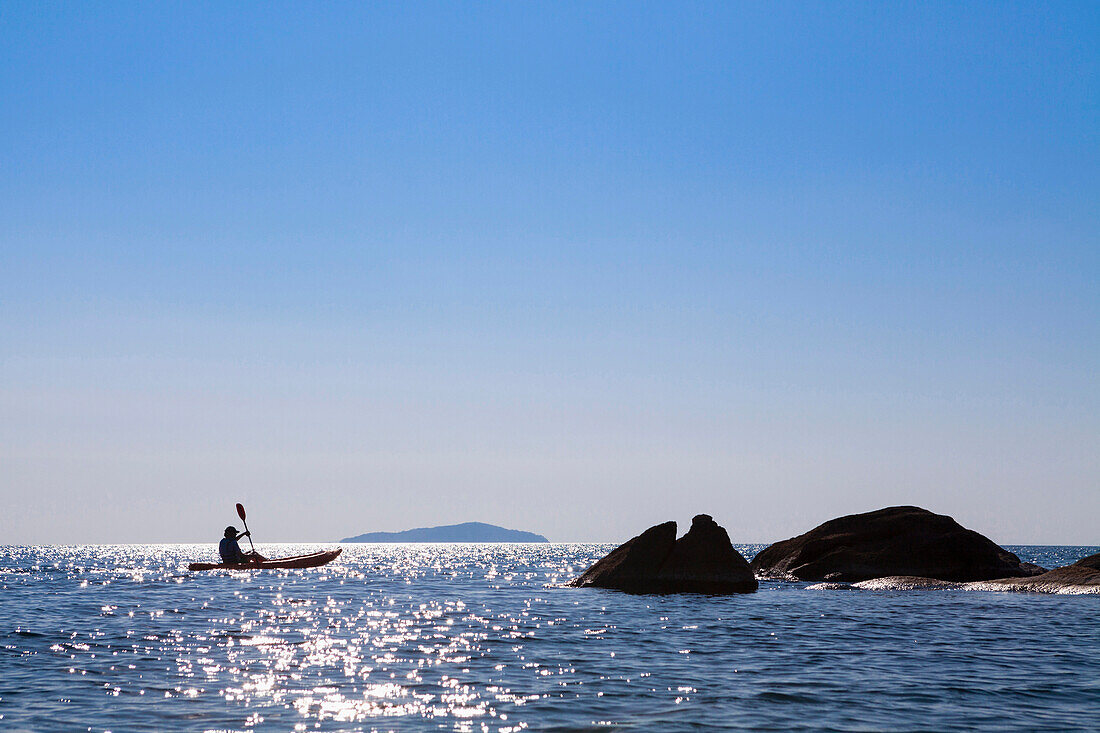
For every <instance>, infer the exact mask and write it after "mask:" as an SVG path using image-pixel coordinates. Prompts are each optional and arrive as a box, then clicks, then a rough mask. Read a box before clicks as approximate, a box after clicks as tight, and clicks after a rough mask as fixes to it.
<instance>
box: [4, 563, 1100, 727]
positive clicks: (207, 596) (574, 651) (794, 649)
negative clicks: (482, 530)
mask: <svg viewBox="0 0 1100 733" xmlns="http://www.w3.org/2000/svg"><path fill="white" fill-rule="evenodd" d="M313 549H316V547H314V546H285V547H273V548H266V547H265V548H261V552H265V551H268V552H270V553H271V554H273V555H289V554H298V553H300V552H306V551H310V550H313ZM606 549H608V548H607V547H606V546H592V545H504V546H477V545H436V546H422V545H421V546H407V545H406V546H379V545H367V546H348V547H347V549H346V550H345V553H344V555H343V556H341V558H340V559H339V560H338V561H337V562H336V563H334V564H332V565H329V566H325V567H323V568H316V569H312V570H281V571H259V572H213V573H188V572H186V571H185V570H184V568H185V567H186V564H187V562H188V561H190V560H195V559H204V558H206V557H208V556H210V555H211V554H213V548H212V547H211V546H205V545H203V546H148V547H134V546H110V547H104V546H97V547H72V548H26V547H24V548H4V550H3V554H2V555H0V591H2V593H3V603H2V604H0V633H2V648H0V652H2V654H0V663H2V665H3V666H2V669H0V671H2V672H3V674H0V715H2V716H3V717H2V718H0V722H2V724H3V726H7V727H10V728H11V729H13V730H19V729H28V730H36V731H38V730H42V731H54V730H56V731H68V730H74V729H81V730H84V729H88V730H97V731H99V730H108V729H112V730H115V731H120V730H138V731H142V730H149V731H154V730H169V729H170V730H182V731H206V730H233V731H240V730H256V729H260V730H292V729H297V730H391V729H392V730H424V729H435V730H452V731H480V730H493V731H498V730H499V731H513V730H520V729H523V728H526V727H533V728H546V727H555V726H556V727H559V728H570V729H577V728H580V729H585V728H601V727H607V726H609V725H613V726H617V725H624V726H634V727H638V728H640V729H654V728H660V729H662V730H677V729H688V728H692V727H694V726H698V725H705V726H716V727H734V728H737V727H741V728H750V729H751V728H760V727H768V726H771V727H777V728H798V727H805V726H806V721H808V720H809V721H813V723H814V724H813V725H812V726H811V727H814V728H827V727H832V728H835V729H840V730H844V729H856V728H864V729H865V728H883V727H890V728H899V727H900V728H904V727H913V726H914V725H916V726H917V727H920V726H922V725H923V726H925V727H932V728H936V729H939V730H967V729H983V728H984V729H987V730H1003V729H1007V728H1016V729H1026V728H1028V727H1031V726H1032V724H1034V723H1036V722H1044V723H1048V724H1049V723H1050V722H1051V721H1054V722H1055V723H1056V724H1057V726H1056V727H1060V728H1063V729H1073V728H1074V727H1078V728H1082V727H1085V726H1082V723H1081V722H1082V721H1087V720H1094V719H1095V718H1096V717H1097V716H1100V699H1098V696H1097V690H1096V689H1095V686H1094V684H1093V683H1090V682H1089V680H1094V679H1096V678H1098V677H1100V660H1097V658H1096V656H1095V653H1094V651H1095V649H1096V648H1097V647H1098V646H1100V632H1098V631H1097V626H1096V624H1095V623H1093V619H1094V617H1095V613H1096V611H1097V607H1096V604H1095V599H1087V598H1081V597H1076V598H1059V599H1055V598H1049V597H1047V598H1044V597H1028V598H1023V597H1020V596H1019V594H973V593H971V594H966V593H957V592H944V593H932V594H928V593H925V594H904V593H875V594H872V593H858V592H845V593H822V592H807V591H806V590H805V584H791V583H776V582H769V583H765V584H764V585H763V586H762V588H761V591H760V592H759V593H756V594H753V595H749V596H736V597H724V598H722V597H708V596H670V597H639V596H627V595H623V594H618V593H613V592H607V591H591V590H574V589H568V588H563V587H561V584H562V583H563V582H564V581H565V580H568V579H569V578H571V577H573V576H574V575H575V574H576V573H577V572H579V571H580V570H581V569H583V568H584V567H586V566H587V564H588V563H590V562H591V561H592V560H594V559H595V558H597V557H599V556H600V555H601V554H602V553H603V552H604V551H606ZM751 552H752V548H746V553H747V554H751ZM1047 552H1048V556H1049V557H1053V556H1055V555H1057V556H1059V557H1060V556H1070V555H1073V554H1075V553H1077V552H1082V551H1080V550H1075V549H1067V548H1052V549H1050V550H1049V551H1047ZM1059 553H1060V554H1059ZM1086 554H1087V553H1086ZM1029 559H1030V558H1029ZM1037 559H1039V560H1040V561H1042V560H1043V559H1044V558H1042V557H1040V558H1037ZM1006 626H1010V627H1011V628H1012V629H1013V633H1012V634H1011V635H1006V634H1005V633H1004V629H1005V628H1006ZM1037 649H1041V650H1043V651H1042V652H1041V653H1037V652H1036V650H1037ZM1055 680H1057V683H1055V682H1054V681H1055ZM1090 685H1091V686H1090ZM1006 700H1011V703H1010V704H1006ZM826 703H827V704H826ZM608 721H614V722H608ZM918 724H919V725H918Z"/></svg>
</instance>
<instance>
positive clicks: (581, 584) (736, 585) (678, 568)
mask: <svg viewBox="0 0 1100 733" xmlns="http://www.w3.org/2000/svg"><path fill="white" fill-rule="evenodd" d="M570 585H572V586H574V587H576V588H614V589H616V590H622V591H627V592H629V593H715V594H726V593H752V592H753V591H755V590H756V587H757V582H756V578H755V577H754V576H753V573H752V570H751V569H750V568H749V564H748V563H747V562H746V561H745V558H743V557H742V556H741V553H739V552H738V551H737V550H735V549H733V544H732V543H731V542H730V538H729V535H728V534H726V530H724V529H723V528H722V527H719V526H718V525H717V524H716V523H715V522H714V520H713V519H711V518H710V517H709V516H707V515H706V514H700V515H698V516H696V517H695V518H694V519H692V520H691V529H690V530H688V533H687V534H685V535H684V536H683V537H681V538H680V539H679V540H677V539H676V522H665V523H664V524H658V525H657V526H655V527H650V528H649V529H647V530H646V531H645V532H642V533H641V534H640V535H638V536H637V537H635V538H634V539H632V540H630V541H628V542H626V543H625V544H623V545H620V546H619V547H616V548H615V549H614V550H612V551H611V552H610V553H608V554H607V556H606V557H604V558H603V559H601V560H600V561H599V562H597V563H596V564H595V565H593V566H592V567H590V568H589V569H588V570H586V571H585V572H584V574H583V575H581V576H580V577H579V578H577V579H576V580H574V581H573V582H572V583H570Z"/></svg>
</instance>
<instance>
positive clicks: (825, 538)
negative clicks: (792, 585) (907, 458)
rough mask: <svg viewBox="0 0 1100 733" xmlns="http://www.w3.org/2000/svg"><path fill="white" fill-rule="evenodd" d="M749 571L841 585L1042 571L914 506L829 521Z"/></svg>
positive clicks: (776, 548) (768, 553)
mask: <svg viewBox="0 0 1100 733" xmlns="http://www.w3.org/2000/svg"><path fill="white" fill-rule="evenodd" d="M752 569H753V570H754V571H755V572H756V573H757V574H758V575H762V576H774V577H793V578H796V579H798V580H828V581H845V582H858V581H864V580H872V579H875V578H883V577H885V576H916V577H920V578H933V579H936V580H946V581H954V582H967V581H977V580H992V579H998V578H1016V577H1027V576H1032V575H1038V574H1039V573H1042V572H1044V569H1043V568H1040V567H1038V566H1037V565H1031V564H1030V563H1022V562H1020V558H1018V557H1016V556H1015V555H1013V554H1012V553H1011V552H1009V551H1008V550H1005V549H1004V548H1002V547H1000V546H998V545H997V544H995V543H994V542H993V541H992V540H990V539H988V538H986V537H984V536H982V535H980V534H978V533H977V532H975V531H973V530H970V529H966V528H965V527H963V526H961V525H960V524H959V523H958V522H956V521H955V520H954V519H952V518H951V517H947V516H944V515H942V514H933V513H932V512H930V511H928V510H927V509H921V508H920V507H915V506H897V507H888V508H886V509H879V510H878V511H874V512H867V513H865V514H852V515H849V516H846V517H840V518H838V519H833V520H830V521H828V522H825V523H824V524H822V525H820V526H818V527H815V528H814V529H812V530H810V531H809V532H806V533H805V534H802V535H799V536H798V537H792V538H791V539H789V540H783V541H782V542H777V543H775V544H774V545H772V546H770V547H768V548H766V549H764V550H762V551H761V552H760V553H759V554H758V555H757V556H756V557H755V558H753V561H752Z"/></svg>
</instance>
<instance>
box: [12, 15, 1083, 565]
mask: <svg viewBox="0 0 1100 733" xmlns="http://www.w3.org/2000/svg"><path fill="white" fill-rule="evenodd" d="M1097 38H1100V5H1097V4H1086V3H1044V4H1030V3H997V4H977V3H974V4H962V5H955V4H932V5H926V4H876V3H850V2H845V3H836V4H829V5H808V4H802V3H784V2H778V3H767V4H710V3H700V4H692V5H690V6H683V5H662V4H645V3H643V4H637V3H617V2H611V3H606V4H604V3H601V4H598V5H590V4H582V3H555V4H552V5H547V4H511V3H487V4H478V5H475V6H468V5H447V4H424V5H399V4H398V5H388V4H377V5H375V4H371V5H358V4H326V5H322V6H315V5H295V4H283V3H265V4H262V5H260V4H235V5H221V4H202V3H156V4H141V3H133V4H130V3H119V4H111V5H106V6H104V5H83V4H58V5H52V4H51V5H45V4H32V3H9V4H6V5H5V6H3V8H2V9H0V59H2V60H3V63H0V170H2V171H3V175H2V176H0V502H2V503H3V505H4V506H5V511H3V512H2V513H0V544H20V543H35V542H41V543H81V542H97V543H102V542H106V543H114V542H119V543H127V542H173V541H210V542H213V541H216V540H217V539H218V538H219V537H220V536H221V530H222V529H223V528H224V527H225V526H226V525H227V524H230V523H236V516H235V514H234V512H233V503H234V502H237V501H240V502H243V503H244V504H245V505H246V506H247V507H248V510H249V526H250V527H251V528H252V529H253V530H254V532H255V534H256V537H257V539H258V540H262V541H287V542H292V541H299V540H308V541H322V540H323V541H333V540H335V539H337V538H340V537H348V536H352V535H355V534H359V533H362V532H370V531H398V530H403V529H409V528H412V527H423V526H433V525H442V524H454V523H458V522H465V521H480V522H487V523H491V524H495V525H500V526H504V527H508V528H511V529H519V530H526V531H531V532H536V533H538V534H542V535H545V536H546V537H548V538H549V539H551V541H601V542H604V541H606V542H615V541H621V540H623V539H626V538H629V537H631V536H634V535H636V534H638V533H639V532H641V531H642V530H644V529H645V528H647V527H649V526H651V525H653V524H657V523H659V522H663V521H667V520H670V519H675V520H676V521H677V522H678V523H679V525H680V529H681V531H685V530H686V529H687V527H688V525H689V524H690V520H691V517H692V516H693V515H694V514H698V513H707V514H711V515H712V516H714V518H715V519H716V520H717V521H718V522H719V523H720V524H722V525H723V526H724V527H726V529H727V530H728V531H729V534H730V536H731V538H732V539H733V541H734V542H735V543H749V542H751V543H756V542H760V543H765V542H771V541H775V540H779V539H784V538H787V537H790V536H793V535H796V534H799V533H801V532H804V531H806V530H808V529H810V528H811V527H813V526H816V525H817V524H819V523H821V522H823V521H825V520H827V519H831V518H833V517H836V516H840V515H844V514H851V513H857V512H863V511H870V510H873V509H878V508H881V507H885V506H890V505H897V504H915V505H917V506H922V507H924V508H927V509H930V510H932V511H934V512H937V513H942V514H948V515H951V516H953V517H954V518H955V519H956V520H958V521H959V522H960V523H961V524H962V525H964V526H966V527H969V528H972V529H975V530H977V531H979V532H981V533H983V534H985V535H987V536H989V537H990V538H991V539H993V540H994V541H996V542H999V543H1001V544H1082V545H1086V544H1097V543H1100V539H1098V537H1097V533H1096V517H1097V516H1098V515H1100V379H1098V376H1100V195H1098V194H1100V144H1098V143H1100V135H1098V133H1100V86H1098V85H1100V82H1098V79H1100V43H1098V42H1097Z"/></svg>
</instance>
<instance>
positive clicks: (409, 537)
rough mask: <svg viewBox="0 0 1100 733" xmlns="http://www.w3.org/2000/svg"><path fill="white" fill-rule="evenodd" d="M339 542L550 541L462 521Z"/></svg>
mask: <svg viewBox="0 0 1100 733" xmlns="http://www.w3.org/2000/svg"><path fill="white" fill-rule="evenodd" d="M340 541H341V542H549V541H550V540H548V539H546V538H545V537H543V536H542V535H541V534H535V533H534V532H521V531H520V530H518V529H505V528H504V527H497V526H496V525H493V524H485V523H484V522H464V523H463V524H448V525H446V526H443V527H421V528H419V529H406V530H405V531H404V532H367V533H366V534H361V535H358V536H356V537H345V538H344V539H342V540H340Z"/></svg>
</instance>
